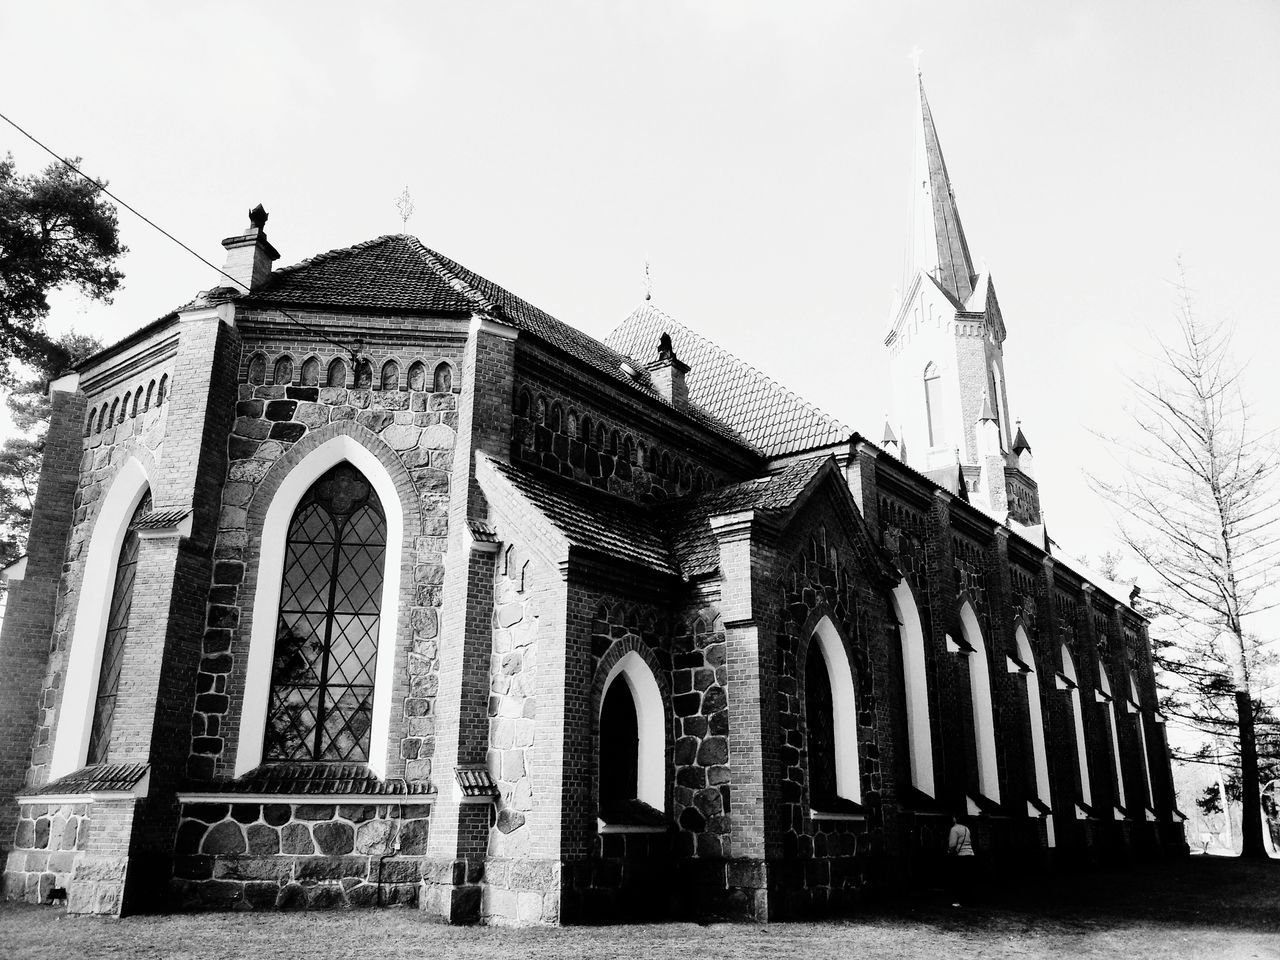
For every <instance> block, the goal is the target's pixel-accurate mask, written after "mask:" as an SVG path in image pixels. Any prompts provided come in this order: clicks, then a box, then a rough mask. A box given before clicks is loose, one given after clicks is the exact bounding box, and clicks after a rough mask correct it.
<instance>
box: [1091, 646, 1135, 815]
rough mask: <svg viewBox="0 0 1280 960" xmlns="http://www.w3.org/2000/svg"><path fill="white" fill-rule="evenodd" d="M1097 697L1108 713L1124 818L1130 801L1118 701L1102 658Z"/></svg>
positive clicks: (1118, 802)
mask: <svg viewBox="0 0 1280 960" xmlns="http://www.w3.org/2000/svg"><path fill="white" fill-rule="evenodd" d="M1096 699H1097V701H1098V703H1100V704H1102V706H1103V710H1104V712H1105V713H1106V733H1107V738H1108V739H1109V740H1110V741H1111V767H1112V770H1113V771H1114V774H1115V783H1116V796H1115V801H1116V810H1115V817H1116V819H1117V820H1123V819H1124V815H1125V814H1124V812H1125V809H1126V808H1127V807H1128V806H1129V803H1128V801H1127V800H1126V799H1125V795H1124V767H1123V766H1122V765H1121V763H1120V730H1119V728H1118V727H1117V726H1116V703H1115V698H1114V697H1113V696H1112V694H1111V680H1110V678H1108V677H1107V665H1106V664H1105V663H1103V662H1102V660H1101V659H1099V660H1098V691H1097V694H1096Z"/></svg>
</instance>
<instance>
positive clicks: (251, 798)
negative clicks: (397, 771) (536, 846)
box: [178, 793, 488, 807]
mask: <svg viewBox="0 0 1280 960" xmlns="http://www.w3.org/2000/svg"><path fill="white" fill-rule="evenodd" d="M485 799H488V798H485ZM178 802H179V803H293V804H299V805H301V804H321V803H327V804H337V805H339V806H347V807H351V806H360V807H371V806H386V805H389V804H390V805H399V806H408V805H410V804H413V805H414V806H417V805H420V804H433V803H435V802H436V794H434V793H423V794H416V793H377V794H374V793H179V794H178Z"/></svg>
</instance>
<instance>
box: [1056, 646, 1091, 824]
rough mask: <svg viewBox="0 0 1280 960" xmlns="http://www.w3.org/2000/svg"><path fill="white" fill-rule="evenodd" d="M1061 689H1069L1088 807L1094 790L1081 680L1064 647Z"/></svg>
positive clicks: (1080, 779) (1078, 769) (1081, 782)
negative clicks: (1090, 778)
mask: <svg viewBox="0 0 1280 960" xmlns="http://www.w3.org/2000/svg"><path fill="white" fill-rule="evenodd" d="M1058 687H1059V689H1062V690H1065V691H1067V699H1068V704H1069V707H1070V710H1071V729H1072V733H1073V734H1074V739H1075V753H1076V773H1077V774H1078V781H1077V782H1078V784H1079V787H1080V793H1079V801H1080V803H1081V804H1082V805H1083V806H1084V807H1085V808H1086V812H1087V810H1088V808H1089V807H1090V806H1091V805H1092V804H1093V790H1092V789H1091V787H1090V780H1089V748H1088V744H1087V742H1086V741H1085V738H1084V713H1083V711H1082V710H1081V703H1080V682H1079V679H1078V677H1077V676H1076V665H1075V661H1074V660H1073V659H1072V658H1071V653H1070V651H1068V650H1067V648H1066V647H1065V646H1064V647H1063V648H1062V672H1061V673H1060V674H1058Z"/></svg>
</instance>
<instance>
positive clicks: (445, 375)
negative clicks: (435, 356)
mask: <svg viewBox="0 0 1280 960" xmlns="http://www.w3.org/2000/svg"><path fill="white" fill-rule="evenodd" d="M431 392H432V393H452V392H453V367H452V366H451V365H450V363H449V361H448V360H441V361H440V362H439V363H437V364H436V372H435V373H434V374H433V375H432V377H431Z"/></svg>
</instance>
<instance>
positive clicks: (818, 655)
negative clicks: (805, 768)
mask: <svg viewBox="0 0 1280 960" xmlns="http://www.w3.org/2000/svg"><path fill="white" fill-rule="evenodd" d="M819 664H820V666H818V665H819ZM811 671H812V675H811ZM820 674H825V678H823V677H821V676H820ZM804 675H805V691H806V698H805V700H806V702H805V726H806V729H809V730H811V731H812V730H814V729H824V728H825V729H829V730H830V736H831V743H830V747H829V749H830V758H829V760H828V762H830V763H831V766H832V767H833V768H834V770H833V771H832V772H833V779H834V784H833V786H834V788H835V797H826V798H823V797H818V798H815V797H814V796H813V794H812V792H811V794H810V798H809V801H810V804H811V805H812V806H814V807H815V808H819V807H820V804H821V801H822V800H834V799H837V798H838V799H843V800H849V801H852V802H854V803H860V802H861V800H862V777H861V774H860V772H859V765H858V703H857V695H856V692H855V688H854V684H853V667H852V665H851V664H850V663H849V656H848V654H847V652H846V651H845V645H844V640H843V638H842V637H841V635H840V632H839V631H838V630H837V629H836V625H835V623H834V622H833V621H832V619H831V617H830V616H827V615H825V614H824V615H822V616H821V618H820V619H819V620H818V621H817V623H816V624H814V626H813V627H812V630H811V631H810V635H809V643H808V646H807V648H806V652H805V660H804ZM822 679H825V681H826V685H827V686H828V687H829V689H830V702H831V706H830V715H829V717H828V716H826V715H824V716H822V717H818V716H816V715H814V714H813V713H811V710H813V709H814V708H815V706H816V705H814V704H810V703H809V698H808V696H807V694H808V693H809V692H810V690H811V689H813V687H814V686H816V685H817V684H813V683H812V681H817V682H818V684H820V683H821V680H822ZM824 699H825V698H824ZM822 709H823V710H824V711H825V709H826V705H825V703H824V704H823V705H822ZM828 722H829V723H830V727H829V728H827V727H826V724H827V723H828ZM807 739H809V740H810V746H809V752H810V757H809V766H810V782H811V787H812V781H813V779H814V777H813V774H814V768H815V757H814V756H813V753H814V749H813V747H814V745H813V743H812V740H813V735H812V732H811V733H810V735H809V737H808V738H807ZM822 761H823V758H818V759H817V762H818V763H821V762H822Z"/></svg>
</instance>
